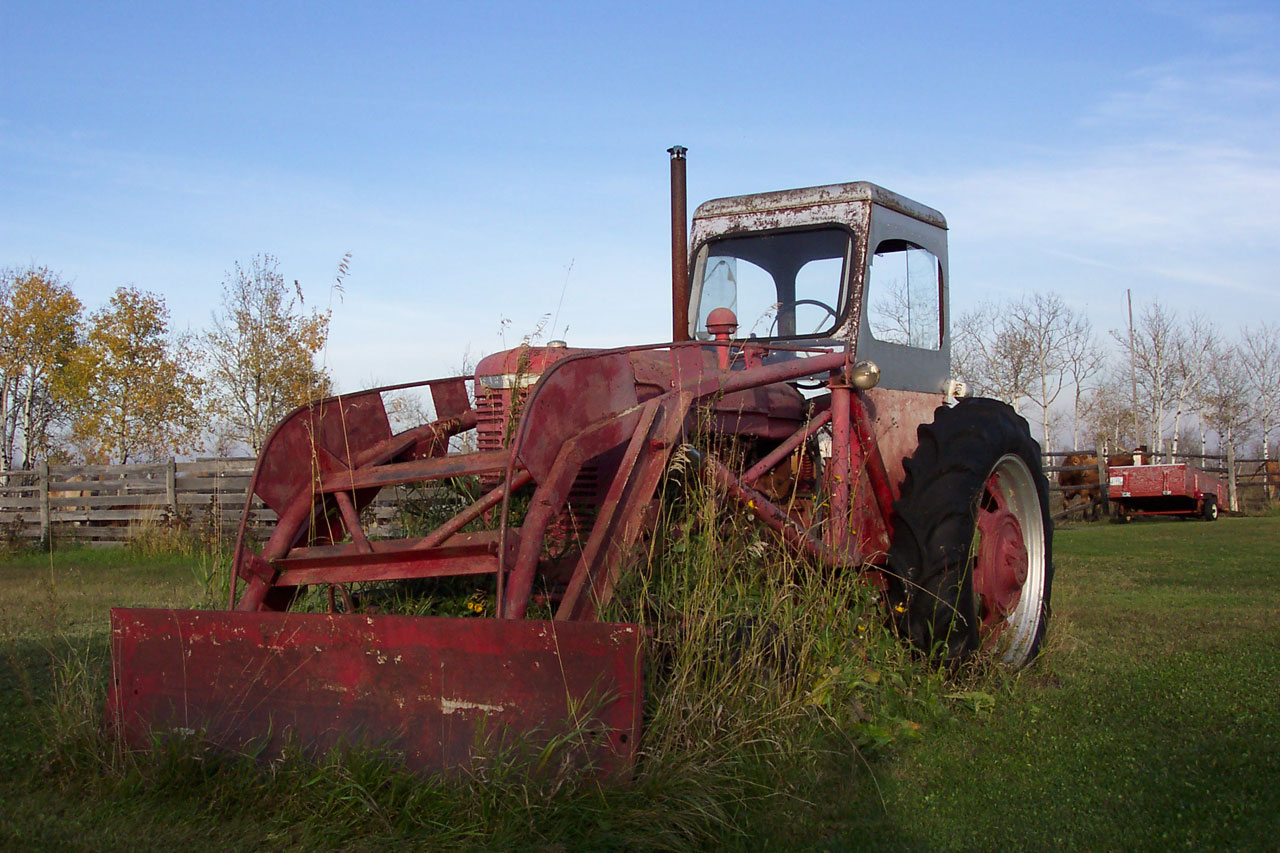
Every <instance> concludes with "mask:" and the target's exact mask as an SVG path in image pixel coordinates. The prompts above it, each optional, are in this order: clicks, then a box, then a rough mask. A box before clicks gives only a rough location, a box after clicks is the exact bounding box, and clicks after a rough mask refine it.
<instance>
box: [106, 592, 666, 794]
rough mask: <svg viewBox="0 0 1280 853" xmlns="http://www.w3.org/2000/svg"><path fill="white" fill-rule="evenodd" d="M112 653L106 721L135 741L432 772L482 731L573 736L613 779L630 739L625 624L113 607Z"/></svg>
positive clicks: (633, 637) (633, 685)
mask: <svg viewBox="0 0 1280 853" xmlns="http://www.w3.org/2000/svg"><path fill="white" fill-rule="evenodd" d="M111 647H112V649H111V650H112V673H113V685H112V691H111V696H110V698H109V700H108V706H109V707H108V713H109V716H110V718H111V719H112V720H113V721H114V722H115V723H116V724H117V725H119V726H120V729H121V731H122V732H123V734H124V737H125V739H126V741H127V742H128V743H130V744H132V745H134V746H138V747H146V746H148V745H149V744H150V743H151V742H152V737H153V736H166V735H191V734H194V733H201V734H203V735H204V736H205V737H207V738H209V739H210V740H211V741H213V742H214V743H216V744H218V745H220V746H224V747H227V748H230V749H251V750H254V752H255V754H261V755H263V756H268V757H269V756H272V755H276V754H278V753H279V750H280V749H281V748H282V747H283V746H284V745H285V744H286V743H288V742H290V739H296V740H295V742H300V743H302V744H305V745H306V746H308V747H311V748H314V749H317V750H324V749H327V748H330V747H333V746H335V745H338V744H355V745H368V746H378V747H386V748H390V749H393V750H395V751H397V752H400V753H402V754H403V756H404V761H405V763H406V765H407V766H409V767H412V768H414V769H420V770H426V771H438V770H447V769H453V768H463V769H465V768H466V767H467V766H468V765H469V764H470V762H471V760H472V757H473V755H475V754H476V750H477V748H478V747H479V748H483V747H482V744H483V743H484V742H485V739H486V738H488V739H489V744H490V748H492V747H493V746H494V745H496V743H497V742H498V741H508V739H510V738H512V737H513V736H515V735H520V736H523V737H524V738H525V739H526V740H527V742H529V743H531V744H532V745H535V746H536V745H537V744H539V743H541V742H545V741H546V740H547V739H548V738H550V737H552V736H554V735H556V734H559V733H565V732H569V731H572V732H584V733H585V734H584V737H583V741H582V743H581V744H580V746H579V748H577V749H576V750H574V754H575V755H576V757H577V758H578V759H579V760H582V761H586V760H587V759H588V758H589V759H590V760H591V761H592V762H593V763H594V766H596V767H598V768H600V769H601V771H602V772H604V773H616V772H625V771H626V769H627V768H629V767H630V766H631V763H632V761H633V760H634V756H635V750H636V742H637V738H638V736H639V729H640V712H641V700H642V691H643V688H642V681H641V678H642V670H641V658H640V651H641V630H640V628H639V627H638V626H636V625H631V624H610V623H577V624H575V623H563V622H558V623H557V622H542V621H533V620H529V621H525V620H499V619H447V618H420V617H411V616H385V615H333V614H316V613H308V614H301V613H237V612H228V611H201V610H159V609H156V610H151V609H124V608H116V609H113V610H112V611H111ZM508 742H509V741H508ZM259 749H260V750H261V753H258V752H257V750H259Z"/></svg>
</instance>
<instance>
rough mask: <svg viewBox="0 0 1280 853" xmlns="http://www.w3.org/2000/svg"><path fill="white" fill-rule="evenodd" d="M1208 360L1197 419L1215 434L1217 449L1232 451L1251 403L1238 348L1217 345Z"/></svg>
mask: <svg viewBox="0 0 1280 853" xmlns="http://www.w3.org/2000/svg"><path fill="white" fill-rule="evenodd" d="M1209 356H1210V358H1211V359H1212V363H1213V369H1212V370H1210V371H1209V372H1208V374H1207V375H1206V376H1205V377H1204V380H1203V382H1202V383H1201V385H1200V389H1199V391H1198V393H1197V397H1198V398H1199V399H1198V402H1199V404H1200V408H1201V417H1202V418H1203V419H1204V421H1205V423H1206V424H1207V425H1208V426H1209V428H1210V429H1212V430H1213V431H1215V432H1216V433H1217V434H1218V446H1219V448H1220V449H1222V450H1223V451H1225V450H1226V448H1227V447H1235V446H1236V443H1237V442H1238V441H1239V439H1240V437H1241V433H1243V432H1244V431H1245V430H1246V429H1247V428H1248V425H1249V422H1250V417H1251V415H1252V414H1253V412H1252V408H1253V407H1252V402H1253V401H1252V399H1251V397H1250V389H1249V379H1248V376H1247V374H1246V372H1245V369H1244V364H1243V361H1244V360H1243V358H1242V357H1241V353H1240V347H1239V346H1235V345H1231V344H1227V343H1223V342H1220V343H1219V344H1218V345H1217V346H1216V347H1215V348H1214V349H1212V350H1210V352H1209Z"/></svg>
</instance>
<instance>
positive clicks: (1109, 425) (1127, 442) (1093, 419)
mask: <svg viewBox="0 0 1280 853" xmlns="http://www.w3.org/2000/svg"><path fill="white" fill-rule="evenodd" d="M1084 420H1085V426H1086V428H1087V429H1088V430H1089V433H1090V434H1091V435H1092V436H1093V438H1094V439H1096V440H1098V441H1100V442H1101V443H1103V444H1105V445H1108V446H1109V447H1112V448H1122V447H1133V446H1134V445H1136V444H1139V443H1140V442H1139V438H1138V436H1139V435H1140V434H1141V433H1136V434H1135V433H1134V426H1133V425H1134V421H1135V418H1134V411H1133V403H1132V396H1131V395H1130V393H1129V377H1128V375H1127V374H1126V375H1122V374H1121V371H1119V370H1117V371H1113V372H1112V374H1111V375H1110V376H1109V377H1107V378H1106V379H1104V380H1103V382H1102V383H1101V384H1100V385H1099V386H1098V387H1097V388H1096V389H1095V390H1094V391H1093V392H1092V393H1090V394H1089V395H1088V396H1086V397H1085V398H1084ZM1138 420H1141V415H1139V417H1138Z"/></svg>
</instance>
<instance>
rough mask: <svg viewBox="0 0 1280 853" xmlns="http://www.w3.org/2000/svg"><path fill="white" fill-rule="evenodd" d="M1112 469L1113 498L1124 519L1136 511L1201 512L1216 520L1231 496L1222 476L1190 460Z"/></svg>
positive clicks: (1152, 513)
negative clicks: (1219, 511) (1202, 469)
mask: <svg viewBox="0 0 1280 853" xmlns="http://www.w3.org/2000/svg"><path fill="white" fill-rule="evenodd" d="M1110 471H1111V482H1110V485H1111V491H1110V498H1111V500H1112V501H1113V502H1114V503H1115V504H1116V506H1117V508H1118V511H1119V517H1120V520H1121V521H1129V520H1130V519H1131V518H1133V517H1134V516H1135V515H1178V516H1185V517H1191V516H1197V515H1198V516H1200V517H1201V518H1203V519H1205V520H1206V521H1213V520H1214V519H1216V518H1217V517H1218V508H1219V507H1221V506H1222V505H1223V504H1224V503H1226V500H1227V486H1226V484H1225V483H1223V482H1222V480H1220V479H1218V478H1217V477H1215V476H1213V475H1212V474H1206V473H1205V472H1204V471H1201V470H1199V469H1196V468H1193V467H1191V466H1190V465H1186V464H1177V465H1123V466H1116V467H1113V468H1111V469H1110Z"/></svg>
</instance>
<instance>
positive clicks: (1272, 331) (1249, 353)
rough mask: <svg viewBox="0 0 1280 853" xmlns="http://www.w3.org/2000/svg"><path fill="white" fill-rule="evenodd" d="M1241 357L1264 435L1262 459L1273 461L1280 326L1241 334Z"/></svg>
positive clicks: (1279, 407) (1278, 416) (1279, 400)
mask: <svg viewBox="0 0 1280 853" xmlns="http://www.w3.org/2000/svg"><path fill="white" fill-rule="evenodd" d="M1239 354H1240V365H1241V368H1242V369H1243V371H1244V375H1245V380H1246V382H1247V383H1248V386H1249V393H1250V395H1251V396H1252V397H1253V411H1254V416H1255V418H1256V420H1257V422H1258V430H1259V432H1260V433H1261V434H1262V458H1263V459H1270V458H1271V450H1270V447H1271V445H1270V437H1271V432H1272V430H1274V429H1275V428H1276V427H1277V426H1280V325H1278V324H1276V323H1262V324H1261V325H1259V326H1254V327H1248V326H1246V327H1245V328H1244V329H1243V330H1242V332H1241V335H1240V349H1239Z"/></svg>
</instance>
